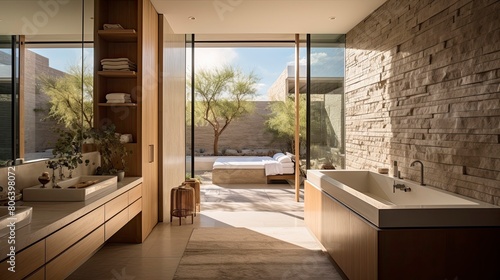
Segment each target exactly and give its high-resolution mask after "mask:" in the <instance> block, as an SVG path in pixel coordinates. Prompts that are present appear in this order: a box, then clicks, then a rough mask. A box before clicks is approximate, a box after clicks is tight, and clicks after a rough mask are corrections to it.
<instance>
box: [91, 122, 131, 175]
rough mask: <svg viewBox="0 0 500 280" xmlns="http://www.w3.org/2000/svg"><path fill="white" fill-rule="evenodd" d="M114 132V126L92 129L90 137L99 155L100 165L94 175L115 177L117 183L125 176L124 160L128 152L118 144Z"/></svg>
mask: <svg viewBox="0 0 500 280" xmlns="http://www.w3.org/2000/svg"><path fill="white" fill-rule="evenodd" d="M115 130H116V127H115V125H113V124H111V125H106V126H103V127H101V128H100V129H92V130H91V131H90V137H92V138H93V143H94V144H95V146H96V148H97V151H98V152H99V153H100V154H101V165H100V166H99V167H98V168H97V169H96V175H117V176H118V181H121V179H123V177H124V176H125V169H126V167H127V166H126V161H125V158H126V157H127V155H128V154H129V151H128V150H127V148H126V147H125V144H124V143H122V142H120V136H119V134H117V133H116V131H115Z"/></svg>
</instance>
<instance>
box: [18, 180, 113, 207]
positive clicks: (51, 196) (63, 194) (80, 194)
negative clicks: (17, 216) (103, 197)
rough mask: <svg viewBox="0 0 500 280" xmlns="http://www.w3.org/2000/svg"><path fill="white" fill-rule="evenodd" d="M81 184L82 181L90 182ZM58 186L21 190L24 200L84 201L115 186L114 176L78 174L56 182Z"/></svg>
mask: <svg viewBox="0 0 500 280" xmlns="http://www.w3.org/2000/svg"><path fill="white" fill-rule="evenodd" d="M91 182H94V183H92V184H90V185H88V186H82V185H83V183H91ZM57 184H58V186H59V187H60V188H52V183H48V184H47V185H46V186H45V188H42V185H37V186H34V187H30V188H25V189H24V190H23V200H24V201H84V200H86V199H89V198H91V197H93V196H95V195H97V194H99V193H102V192H104V191H106V190H110V189H113V188H114V189H116V188H117V185H116V184H117V177H116V176H80V177H75V178H72V179H67V180H64V181H60V182H58V183H57Z"/></svg>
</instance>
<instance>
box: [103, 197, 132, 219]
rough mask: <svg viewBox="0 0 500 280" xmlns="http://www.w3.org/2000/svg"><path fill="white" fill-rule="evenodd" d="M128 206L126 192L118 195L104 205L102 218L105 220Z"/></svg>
mask: <svg viewBox="0 0 500 280" xmlns="http://www.w3.org/2000/svg"><path fill="white" fill-rule="evenodd" d="M127 206H128V192H126V193H124V194H122V195H120V196H119V197H117V198H115V199H113V200H111V201H109V202H108V203H106V204H105V205H104V218H105V220H106V221H107V220H109V219H110V218H111V217H113V216H114V215H116V214H118V212H120V211H122V210H123V209H125V208H127Z"/></svg>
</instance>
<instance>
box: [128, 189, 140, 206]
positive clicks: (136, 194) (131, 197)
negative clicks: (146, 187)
mask: <svg viewBox="0 0 500 280" xmlns="http://www.w3.org/2000/svg"><path fill="white" fill-rule="evenodd" d="M141 196H142V184H139V185H137V186H136V187H134V188H133V189H131V190H130V191H128V204H129V205H130V204H132V203H133V202H134V201H136V200H138V199H139V198H140V197H141Z"/></svg>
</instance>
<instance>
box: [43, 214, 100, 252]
mask: <svg viewBox="0 0 500 280" xmlns="http://www.w3.org/2000/svg"><path fill="white" fill-rule="evenodd" d="M103 223H104V206H101V207H99V208H97V209H96V210H94V211H92V212H90V213H88V214H87V215H85V216H83V217H81V218H80V219H78V220H76V221H74V222H72V223H71V224H69V225H67V226H66V227H64V228H62V229H60V230H58V231H57V232H55V233H54V234H52V235H50V236H49V237H47V238H46V242H47V255H46V259H47V261H50V260H51V259H53V258H54V257H55V256H57V255H59V254H60V253H62V252H63V251H64V250H66V249H68V248H69V247H71V245H73V244H75V243H76V242H78V240H80V239H82V238H83V237H85V236H86V235H87V234H89V233H91V232H92V231H93V230H94V229H96V228H98V227H99V226H100V225H102V224H103Z"/></svg>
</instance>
